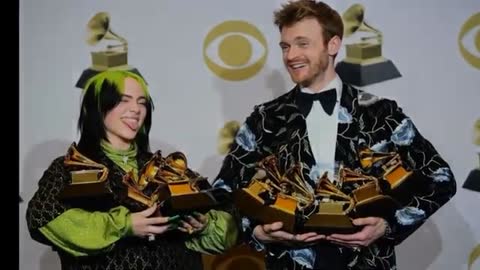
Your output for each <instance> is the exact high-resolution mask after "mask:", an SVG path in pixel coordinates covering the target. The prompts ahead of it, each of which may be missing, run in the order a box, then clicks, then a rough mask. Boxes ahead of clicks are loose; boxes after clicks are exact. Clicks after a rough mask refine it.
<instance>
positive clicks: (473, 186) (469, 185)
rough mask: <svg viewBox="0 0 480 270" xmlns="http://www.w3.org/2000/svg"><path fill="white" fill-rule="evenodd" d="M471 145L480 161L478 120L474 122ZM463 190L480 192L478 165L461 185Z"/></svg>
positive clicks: (479, 121)
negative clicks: (473, 146) (475, 149)
mask: <svg viewBox="0 0 480 270" xmlns="http://www.w3.org/2000/svg"><path fill="white" fill-rule="evenodd" d="M473 143H474V144H475V146H476V148H477V154H478V158H479V161H480V118H479V119H477V121H475V125H474V128H473ZM463 188H465V189H470V190H473V191H478V192H480V165H479V166H478V167H477V168H474V169H473V170H471V171H470V173H469V174H468V177H467V180H465V183H463Z"/></svg>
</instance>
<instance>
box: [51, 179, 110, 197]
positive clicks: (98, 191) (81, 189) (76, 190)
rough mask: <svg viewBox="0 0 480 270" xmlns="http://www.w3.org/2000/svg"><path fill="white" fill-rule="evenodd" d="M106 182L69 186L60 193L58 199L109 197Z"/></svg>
mask: <svg viewBox="0 0 480 270" xmlns="http://www.w3.org/2000/svg"><path fill="white" fill-rule="evenodd" d="M110 194H111V192H110V191H109V189H108V188H107V181H100V182H89V183H80V184H70V185H68V186H66V187H65V188H64V189H63V190H62V192H61V193H60V195H59V197H60V199H73V198H82V197H96V196H104V195H110Z"/></svg>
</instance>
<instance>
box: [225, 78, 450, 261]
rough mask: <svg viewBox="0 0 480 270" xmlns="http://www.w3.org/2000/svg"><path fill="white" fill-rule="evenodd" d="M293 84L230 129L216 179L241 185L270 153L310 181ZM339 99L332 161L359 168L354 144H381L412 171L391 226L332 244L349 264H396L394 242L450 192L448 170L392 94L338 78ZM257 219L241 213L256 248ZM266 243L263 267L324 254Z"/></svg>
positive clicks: (382, 149)
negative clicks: (357, 243)
mask: <svg viewBox="0 0 480 270" xmlns="http://www.w3.org/2000/svg"><path fill="white" fill-rule="evenodd" d="M299 91H300V88H299V87H298V86H297V87H295V88H294V89H292V90H291V91H289V92H288V93H286V94H284V95H282V96H280V97H278V98H276V99H274V100H272V101H269V102H266V103H263V104H261V105H258V106H255V108H254V111H253V113H252V114H251V115H250V116H249V117H248V118H247V119H246V121H245V123H244V124H243V125H242V126H241V128H240V130H239V131H238V133H237V135H236V138H235V141H234V144H233V146H232V147H231V149H230V152H229V153H228V155H227V156H226V158H225V160H224V162H223V166H222V169H221V171H220V173H219V175H218V177H217V182H216V185H222V184H225V185H227V186H228V187H229V188H231V189H233V190H235V189H238V188H241V187H244V186H245V185H247V183H248V182H249V180H250V179H251V177H252V176H253V174H254V167H255V163H256V162H258V161H260V160H261V159H262V158H264V157H265V156H267V155H271V154H276V155H277V159H278V160H279V163H280V167H281V168H283V170H286V169H287V168H289V167H290V166H291V165H292V164H294V163H297V162H302V163H304V170H303V173H304V177H305V179H306V181H308V182H309V184H311V185H312V187H313V186H314V182H313V181H312V180H311V178H310V175H311V173H312V171H311V170H312V169H313V168H314V165H315V158H314V156H313V155H312V151H311V149H310V143H309V139H308V134H307V129H306V121H305V117H304V116H303V115H302V114H301V112H300V111H299V109H298V107H297V102H296V97H297V93H298V92H299ZM340 105H341V106H340V109H339V116H338V119H339V124H338V135H337V144H336V154H335V162H336V166H335V167H336V168H338V166H339V165H340V164H343V165H344V166H346V167H348V168H352V169H360V164H359V159H358V153H357V151H358V148H359V146H360V145H364V146H368V147H370V148H372V149H374V150H376V151H380V152H393V151H395V152H398V153H399V154H400V156H401V159H402V161H403V163H404V165H405V166H406V167H407V168H408V169H410V170H412V171H413V172H414V177H413V179H412V180H409V182H410V187H409V194H408V196H406V197H405V198H403V205H402V207H403V208H401V209H399V210H398V211H396V213H395V215H392V216H388V217H384V218H385V219H386V220H387V221H388V222H389V224H390V226H391V227H392V230H393V232H392V234H390V235H389V236H388V237H382V238H380V239H378V240H377V241H376V242H374V243H373V244H371V245H370V246H369V247H366V248H361V249H360V250H355V251H354V250H352V249H349V248H342V247H335V248H336V249H338V250H339V251H341V253H342V254H344V255H345V258H347V259H345V260H346V261H348V265H349V266H348V267H349V269H359V270H360V269H362V270H367V269H368V270H370V269H396V262H395V251H394V246H395V245H397V244H399V243H401V242H402V241H403V240H404V239H406V238H407V237H408V236H409V235H410V234H412V233H413V232H414V231H415V230H416V229H418V228H419V227H420V226H421V225H422V224H423V223H424V222H425V220H426V219H427V218H428V217H430V216H431V215H432V214H434V213H435V211H437V210H438V209H439V208H440V207H441V206H442V205H444V204H445V203H446V202H447V201H449V199H450V198H451V197H452V196H453V195H454V194H455V192H456V183H455V179H454V176H453V173H452V172H451V170H450V168H449V165H448V164H447V163H446V162H445V161H444V160H443V159H442V157H440V155H439V154H438V153H437V151H436V150H435V148H434V147H433V146H432V145H431V143H430V142H429V141H428V140H426V139H425V138H424V137H422V135H421V134H420V133H419V131H418V129H417V128H416V127H415V126H414V124H413V122H412V120H411V119H410V118H409V117H407V116H406V115H405V114H404V113H403V112H402V110H401V108H399V107H398V106H397V104H396V102H394V101H392V100H387V99H382V98H379V97H377V96H374V95H371V94H368V93H366V92H363V91H360V90H357V89H355V88H354V87H352V86H349V85H347V84H343V90H342V97H341V100H340ZM256 225H257V222H256V221H255V220H251V219H248V218H245V217H242V227H243V231H244V233H245V236H246V239H245V240H246V241H247V242H248V243H249V244H251V245H252V246H254V247H255V248H257V249H261V248H263V247H264V246H263V245H262V244H261V243H259V242H258V241H256V240H255V239H254V238H253V237H252V234H251V233H252V230H253V228H254V227H255V226H256ZM319 245H321V244H319ZM265 248H266V249H267V250H268V252H266V254H267V258H266V262H267V268H270V269H274V268H276V269H278V267H279V265H280V267H281V268H282V269H290V268H293V264H295V267H296V268H295V269H301V268H313V267H315V265H316V261H318V259H319V258H320V259H322V258H321V256H322V254H319V252H318V250H317V249H316V248H315V247H314V248H306V249H301V250H289V249H288V248H286V247H282V246H278V245H267V246H265ZM292 259H294V260H292ZM323 260H325V258H323ZM280 261H281V263H280V264H278V262H280ZM294 261H295V262H294Z"/></svg>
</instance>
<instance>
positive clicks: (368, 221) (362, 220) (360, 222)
mask: <svg viewBox="0 0 480 270" xmlns="http://www.w3.org/2000/svg"><path fill="white" fill-rule="evenodd" d="M352 223H353V225H355V226H362V225H373V224H375V223H377V218H374V217H366V218H356V219H354V220H353V221H352Z"/></svg>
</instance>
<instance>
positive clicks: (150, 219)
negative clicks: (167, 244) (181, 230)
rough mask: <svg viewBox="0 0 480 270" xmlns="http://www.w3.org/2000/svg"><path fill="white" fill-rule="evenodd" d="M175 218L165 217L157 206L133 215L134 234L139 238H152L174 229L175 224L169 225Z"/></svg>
mask: <svg viewBox="0 0 480 270" xmlns="http://www.w3.org/2000/svg"><path fill="white" fill-rule="evenodd" d="M173 219H175V217H163V216H161V214H160V212H159V211H158V208H157V205H156V204H155V205H153V206H152V207H150V208H148V209H145V210H143V211H141V212H136V213H132V230H133V234H134V235H136V236H138V237H147V236H148V237H151V236H152V235H157V234H162V233H165V232H166V231H168V230H171V229H174V228H175V224H173V223H169V222H171V221H172V220H173Z"/></svg>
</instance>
